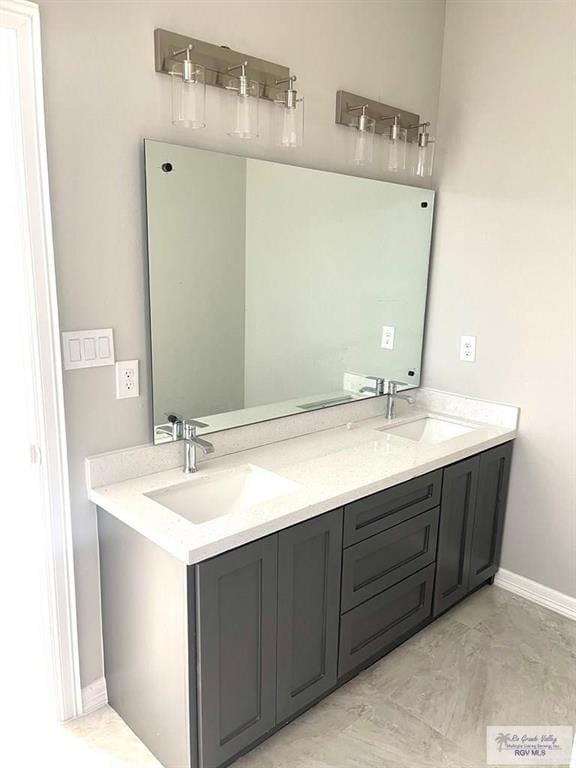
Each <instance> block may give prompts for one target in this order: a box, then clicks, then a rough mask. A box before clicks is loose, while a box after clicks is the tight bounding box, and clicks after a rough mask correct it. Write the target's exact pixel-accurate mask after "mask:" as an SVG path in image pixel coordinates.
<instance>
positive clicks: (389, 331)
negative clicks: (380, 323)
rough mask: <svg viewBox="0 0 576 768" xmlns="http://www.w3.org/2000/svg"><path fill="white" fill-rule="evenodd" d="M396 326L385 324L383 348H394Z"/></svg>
mask: <svg viewBox="0 0 576 768" xmlns="http://www.w3.org/2000/svg"><path fill="white" fill-rule="evenodd" d="M395 333H396V328H395V327H394V326H393V325H385V326H384V327H383V328H382V344H381V347H382V349H394V334H395Z"/></svg>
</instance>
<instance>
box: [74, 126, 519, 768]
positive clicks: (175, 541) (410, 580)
mask: <svg viewBox="0 0 576 768" xmlns="http://www.w3.org/2000/svg"><path fill="white" fill-rule="evenodd" d="M145 162H146V201H147V223H148V256H149V259H148V267H149V287H150V341H151V345H150V346H151V353H152V366H151V367H152V383H153V393H152V402H151V406H152V407H151V411H152V413H151V425H152V429H153V434H152V437H153V442H154V443H155V445H148V446H143V447H140V448H135V449H131V450H127V451H121V452H117V453H113V454H107V455H102V456H99V457H93V458H91V459H89V460H88V461H87V470H88V472H87V476H88V488H89V498H90V499H91V500H92V501H93V502H94V503H95V504H96V505H97V507H98V531H99V542H100V566H101V567H100V572H101V587H102V623H103V639H104V666H105V677H106V685H107V690H108V697H109V701H110V704H111V705H112V707H114V709H115V710H116V711H117V712H118V713H119V714H120V715H121V716H122V717H123V718H124V720H125V721H126V723H128V725H129V726H130V727H131V728H132V730H133V731H134V732H135V733H136V734H137V735H138V736H139V737H140V738H141V739H142V741H143V742H144V743H145V744H146V745H147V746H148V747H149V748H150V750H151V751H152V752H153V753H154V754H155V755H156V756H157V757H158V758H159V760H160V761H161V762H162V763H163V765H165V766H167V768H221V766H224V765H227V764H228V763H230V762H232V761H233V760H234V759H235V758H236V757H238V756H239V755H241V754H243V753H244V752H246V751H248V750H249V749H251V748H253V747H254V746H255V745H256V744H258V743H259V742H260V741H262V740H264V739H266V738H268V737H269V736H270V735H271V734H273V733H274V731H275V730H277V729H278V728H281V727H282V726H283V725H285V724H286V723H288V722H289V721H290V720H291V719H293V718H295V717H298V716H299V714H301V713H302V712H303V711H304V710H306V709H307V708H308V707H310V706H312V705H314V703H315V702H317V701H318V700H320V699H321V698H323V697H325V696H327V695H329V694H330V692H331V691H333V690H334V689H335V688H336V687H337V686H339V685H342V684H344V683H346V681H348V680H349V679H350V678H351V677H353V676H354V675H356V674H357V673H358V672H359V671H360V670H361V669H363V668H364V667H366V666H367V665H369V664H372V663H374V662H375V661H376V660H378V659H380V658H382V657H383V656H384V655H385V654H387V653H388V652H389V651H390V650H391V649H393V648H394V647H395V646H397V645H398V644H399V643H402V642H403V641H405V640H406V639H407V638H409V637H410V636H411V635H413V634H414V633H415V632H418V631H419V630H420V629H422V627H424V626H426V625H427V624H428V623H429V622H431V621H433V620H434V619H435V618H436V617H437V616H439V615H440V614H442V613H443V612H444V611H446V610H447V609H449V608H450V607H451V606H452V605H454V604H455V603H457V602H458V601H460V600H462V599H463V598H465V597H466V596H467V595H468V594H469V593H470V592H471V591H473V590H474V589H477V588H478V587H480V586H481V585H482V584H485V583H487V582H490V581H491V580H492V579H493V578H494V574H495V573H496V571H497V569H498V563H499V558H500V548H501V542H502V532H503V524H504V514H505V505H506V493H507V487H508V477H509V472H510V460H511V455H512V441H513V439H514V438H515V436H516V429H517V422H518V410H517V409H516V408H513V407H511V406H504V405H498V404H495V403H487V402H481V401H476V400H471V399H470V398H466V397H461V396H457V395H448V394H446V393H442V392H437V391H434V390H430V389H425V388H420V386H419V385H420V375H421V359H422V340H423V329H424V315H425V307H426V289H427V281H428V266H429V257H430V236H431V230H432V216H433V204H434V192H433V191H432V190H426V189H421V188H414V187H409V186H404V185H401V184H388V183H385V182H381V181H375V180H372V179H364V178H354V177H351V176H345V175H342V174H334V173H327V172H323V171H316V170H312V169H309V168H297V167H295V166H288V165H282V164H279V163H269V162H267V161H262V160H253V159H249V158H241V157H233V156H230V155H223V154H220V153H214V152H207V151H203V150H197V149H192V148H190V147H177V146H174V145H170V144H162V143H160V142H153V141H148V142H146V150H145ZM404 390H410V393H409V394H408V395H407V394H406V393H405V392H404ZM178 414H180V416H178ZM198 422H200V424H199V423H198ZM197 430H198V431H199V434H201V435H202V436H201V437H200V436H199V434H197ZM182 438H185V440H184V442H183V441H182ZM196 447H199V448H202V449H203V450H204V451H206V452H209V453H211V454H212V455H211V456H210V457H200V456H197V454H196ZM185 456H186V461H184V457H185ZM197 459H200V461H199V463H198V464H197ZM183 466H185V468H186V469H187V470H188V471H190V472H194V471H195V470H196V469H198V472H197V473H196V474H183V472H182V468H183Z"/></svg>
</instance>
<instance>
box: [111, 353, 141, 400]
mask: <svg viewBox="0 0 576 768" xmlns="http://www.w3.org/2000/svg"><path fill="white" fill-rule="evenodd" d="M139 396H140V376H139V371H138V360H122V361H119V362H117V363H116V399H117V400H125V399H126V398H128V397H139Z"/></svg>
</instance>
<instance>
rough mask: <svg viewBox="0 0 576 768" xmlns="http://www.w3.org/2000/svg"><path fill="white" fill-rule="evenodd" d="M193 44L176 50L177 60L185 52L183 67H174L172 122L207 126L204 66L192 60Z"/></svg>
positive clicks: (175, 57) (172, 72)
mask: <svg viewBox="0 0 576 768" xmlns="http://www.w3.org/2000/svg"><path fill="white" fill-rule="evenodd" d="M193 50H194V46H193V45H191V44H190V45H187V46H186V48H181V49H179V50H176V51H174V53H173V54H172V58H173V59H174V60H175V61H177V60H178V59H179V57H180V56H182V55H183V54H185V58H184V59H183V60H182V66H181V68H176V67H174V68H173V69H172V70H171V72H170V74H171V79H172V123H173V124H174V125H182V126H185V127H186V128H205V127H206V121H205V112H206V80H205V77H204V67H202V66H201V65H199V64H195V63H194V61H193V60H192V51H193Z"/></svg>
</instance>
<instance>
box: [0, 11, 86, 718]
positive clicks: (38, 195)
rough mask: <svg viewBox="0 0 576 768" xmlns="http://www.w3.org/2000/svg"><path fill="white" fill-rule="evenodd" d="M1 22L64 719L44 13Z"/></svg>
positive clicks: (65, 597) (66, 589) (66, 575)
mask: <svg viewBox="0 0 576 768" xmlns="http://www.w3.org/2000/svg"><path fill="white" fill-rule="evenodd" d="M0 26H2V27H6V28H8V29H13V30H15V32H16V38H17V52H18V53H17V55H18V76H19V83H18V95H19V106H20V122H19V128H20V134H21V136H22V152H23V158H24V181H25V200H24V202H25V207H26V215H27V218H28V221H27V227H26V239H27V243H26V249H27V251H28V253H27V254H26V256H27V259H26V261H27V263H26V265H25V266H26V270H27V273H28V275H27V276H28V299H29V307H30V315H29V320H30V322H29V327H30V341H31V344H30V349H31V351H32V374H33V381H34V398H35V406H36V407H35V413H36V420H35V433H36V435H35V445H33V446H32V447H31V460H32V461H33V462H34V463H36V464H38V468H39V474H40V477H41V483H42V491H43V493H42V496H43V501H44V503H43V509H42V522H43V528H44V531H43V533H44V538H45V542H46V546H45V552H46V555H45V562H44V563H43V569H44V574H45V580H46V586H47V589H46V594H47V596H48V600H47V603H48V605H47V625H48V626H47V639H48V653H49V659H50V662H51V670H50V671H51V675H52V678H53V683H54V692H55V699H56V712H57V715H58V718H59V719H60V720H68V719H71V718H73V717H77V716H78V715H80V714H82V691H81V685H80V664H79V654H78V632H77V615H76V593H75V584H74V563H73V545H72V525H71V508H70V491H69V475H68V459H67V449H66V431H65V420H64V392H63V382H62V361H61V353H60V329H59V323H58V305H57V295H56V275H55V265H54V249H53V240H52V219H51V212H50V195H49V186H48V163H47V152H46V132H45V123H44V95H43V82H42V51H41V40H40V13H39V8H38V5H37V4H36V3H32V2H27V1H26V0H0Z"/></svg>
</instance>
